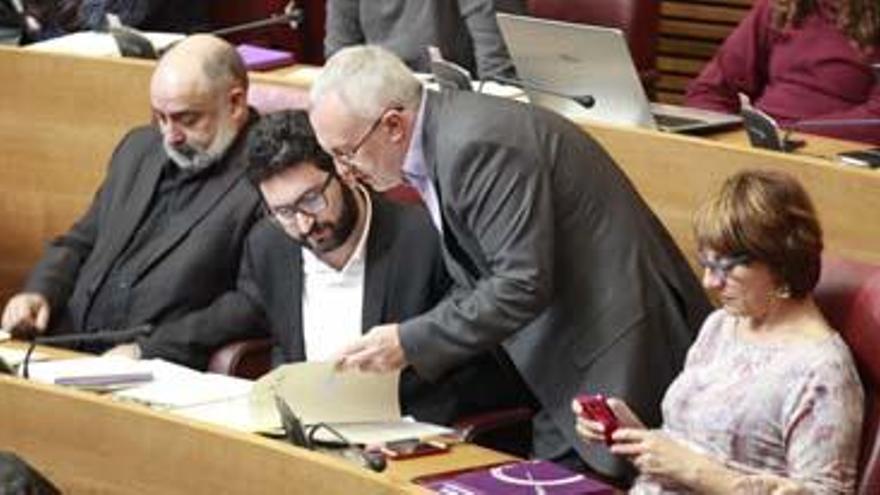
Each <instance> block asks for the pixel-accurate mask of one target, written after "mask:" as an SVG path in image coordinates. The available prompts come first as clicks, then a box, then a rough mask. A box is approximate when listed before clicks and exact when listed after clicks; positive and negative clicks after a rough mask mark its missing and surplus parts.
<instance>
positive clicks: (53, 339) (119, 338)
mask: <svg viewBox="0 0 880 495" xmlns="http://www.w3.org/2000/svg"><path fill="white" fill-rule="evenodd" d="M154 328H155V327H153V325H150V324H144V325H137V326H134V327H130V328H124V329H120V330H99V331H97V332H79V333H66V334H62V335H47V336H36V337H34V338H33V339H32V340H31V343H30V345H29V346H28V348H27V352H25V354H24V360H23V361H22V362H21V370H22V371H21V376H22V377H24V378H30V374H29V373H28V365H29V364H30V361H31V355H32V354H33V353H34V348H36V347H37V345H38V344H44V345H53V344H73V343H77V344H80V343H107V344H119V343H122V342H130V341H132V340H134V339H136V338H138V337H142V336H145V335H149V334H151V333H152V332H153V330H154Z"/></svg>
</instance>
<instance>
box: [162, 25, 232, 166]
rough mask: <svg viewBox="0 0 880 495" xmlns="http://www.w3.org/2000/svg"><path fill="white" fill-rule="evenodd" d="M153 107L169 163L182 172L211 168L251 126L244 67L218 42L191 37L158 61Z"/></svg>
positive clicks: (207, 37) (212, 37)
mask: <svg viewBox="0 0 880 495" xmlns="http://www.w3.org/2000/svg"><path fill="white" fill-rule="evenodd" d="M150 102H151V104H152V107H153V115H154V117H155V120H156V122H157V124H158V125H159V129H160V130H161V131H162V135H163V137H164V140H165V148H166V150H167V152H168V154H169V156H170V157H171V159H172V160H174V162H175V163H177V164H178V165H180V166H181V167H183V168H202V167H205V166H208V165H210V164H211V163H214V162H216V161H217V160H218V159H219V158H220V157H221V156H222V154H223V152H224V151H225V150H226V148H227V147H228V146H229V144H230V143H231V142H232V140H234V138H235V136H236V135H237V134H238V132H239V131H240V130H241V128H242V127H243V126H244V124H245V123H246V122H247V119H248V109H247V72H246V70H245V66H244V62H243V61H242V59H241V57H240V56H239V55H238V52H236V51H235V49H234V48H233V47H232V46H231V45H229V44H228V43H226V42H225V41H223V40H221V39H220V38H217V37H215V36H210V35H206V34H199V35H194V36H190V37H188V38H186V39H184V40H183V41H181V42H180V43H178V44H177V45H175V46H174V48H172V49H171V50H170V51H168V52H167V53H166V54H165V55H164V56H163V57H162V59H161V60H160V61H159V64H158V65H157V66H156V70H155V72H154V73H153V79H152V81H151V84H150Z"/></svg>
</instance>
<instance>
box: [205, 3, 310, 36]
mask: <svg viewBox="0 0 880 495" xmlns="http://www.w3.org/2000/svg"><path fill="white" fill-rule="evenodd" d="M304 19H305V14H304V13H303V9H302V8H300V7H297V6H296V2H293V1H291V2H289V3H288V4H287V6H286V7H285V8H284V13H282V14H273V15H272V16H270V17H268V18H266V19H260V20H258V21H251V22H246V23H244V24H238V25H235V26H229V27H225V28H220V29H215V30H214V31H211V34H213V35H215V36H226V35H227V34H235V33H240V32H242V31H250V30H252V29H259V28H262V27H267V26H274V25H276V24H290V27H291V28H292V29H297V28H298V27H299V25H300V23H302V22H303V20H304Z"/></svg>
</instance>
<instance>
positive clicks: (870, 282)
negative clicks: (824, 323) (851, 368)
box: [814, 256, 880, 495]
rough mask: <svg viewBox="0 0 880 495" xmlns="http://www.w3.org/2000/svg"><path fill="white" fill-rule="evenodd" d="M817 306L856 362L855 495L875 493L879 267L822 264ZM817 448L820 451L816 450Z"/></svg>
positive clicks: (879, 455) (879, 446)
mask: <svg viewBox="0 0 880 495" xmlns="http://www.w3.org/2000/svg"><path fill="white" fill-rule="evenodd" d="M814 296H815V299H816V303H817V304H818V305H819V307H820V308H821V310H822V313H824V315H825V317H826V318H827V319H828V321H829V323H830V324H831V326H833V327H834V328H836V329H837V330H838V331H839V332H840V334H841V336H842V337H843V339H844V340H845V341H846V343H847V344H848V345H849V347H850V350H851V351H852V353H853V357H854V358H855V361H856V365H857V366H858V368H859V375H860V376H861V379H862V384H863V385H864V387H865V422H864V426H863V431H862V453H861V457H860V459H859V473H860V475H859V487H858V493H859V494H860V495H873V494H877V493H880V441H878V422H880V400H878V388H877V386H878V384H880V266H876V265H868V264H865V263H858V262H854V261H848V260H844V259H840V258H835V257H832V256H825V257H824V258H823V266H822V276H821V278H820V279H819V284H818V286H817V287H816V290H815V292H814ZM819 448H821V447H819Z"/></svg>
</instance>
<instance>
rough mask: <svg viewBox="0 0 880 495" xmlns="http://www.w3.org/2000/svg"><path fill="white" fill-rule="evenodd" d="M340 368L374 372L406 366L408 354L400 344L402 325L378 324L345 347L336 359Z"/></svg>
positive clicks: (384, 371)
mask: <svg viewBox="0 0 880 495" xmlns="http://www.w3.org/2000/svg"><path fill="white" fill-rule="evenodd" d="M334 361H335V363H336V368H337V369H340V370H354V369H356V370H360V371H369V372H374V373H387V372H390V371H397V370H399V369H401V368H403V367H404V366H406V356H404V354H403V348H402V347H401V346H400V325H398V324H397V323H391V324H388V325H378V326H375V327H373V328H371V329H370V331H369V332H367V334H366V335H364V336H363V337H361V338H360V339H358V340H357V341H356V342H353V343H352V344H350V345H348V346H347V347H345V348H344V349H343V350H342V351H341V352H340V353H339V355H338V356H337V357H336V359H334Z"/></svg>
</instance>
